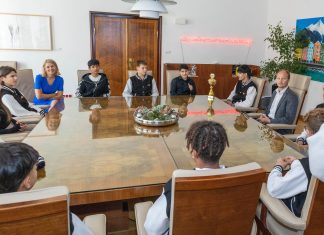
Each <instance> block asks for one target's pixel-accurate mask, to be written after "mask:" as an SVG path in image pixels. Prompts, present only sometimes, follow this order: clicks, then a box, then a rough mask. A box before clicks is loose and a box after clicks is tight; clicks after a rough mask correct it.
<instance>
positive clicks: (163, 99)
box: [23, 96, 303, 205]
mask: <svg viewBox="0 0 324 235" xmlns="http://www.w3.org/2000/svg"><path fill="white" fill-rule="evenodd" d="M59 103H60V105H58V106H57V107H55V108H54V109H52V110H51V111H50V112H49V113H48V114H47V115H46V117H45V118H43V119H42V120H41V121H40V122H39V123H38V124H37V126H36V127H35V128H34V129H33V130H32V132H31V133H30V134H29V135H28V136H27V137H26V138H25V139H24V141H23V142H24V143H27V144H30V145H31V146H33V147H34V148H35V149H36V150H38V151H39V153H40V155H41V156H43V157H44V158H45V161H46V167H45V169H44V170H42V171H40V172H39V180H38V182H37V183H36V185H35V187H34V188H36V189H37V188H45V187H51V186H59V185H66V186H67V187H68V188H69V190H70V193H71V196H70V197H71V199H70V204H71V205H84V204H91V203H99V202H109V201H110V202H111V201H118V200H128V199H137V198H145V197H153V196H157V195H159V194H160V193H161V191H162V187H163V185H164V184H165V182H166V181H168V179H169V178H170V177H171V176H172V172H173V171H174V170H175V169H193V168H194V162H193V160H192V158H191V154H190V152H189V151H188V150H187V148H186V141H185V135H186V132H187V130H188V128H189V127H190V125H191V124H192V123H193V122H195V121H198V120H213V121H217V122H219V123H221V124H222V125H224V127H225V129H226V131H227V135H228V138H229V147H228V148H226V149H225V152H224V153H223V155H222V157H221V160H220V164H223V165H225V166H226V167H231V166H237V165H241V164H246V163H249V162H257V163H259V164H260V165H261V166H262V167H263V168H264V169H265V170H266V171H267V172H269V171H271V169H272V167H273V166H274V164H275V161H276V159H277V158H279V157H282V156H286V155H293V156H295V157H297V158H302V157H303V152H301V151H298V148H297V145H295V144H294V143H292V142H290V141H289V140H287V139H284V138H281V137H280V136H277V135H275V133H274V132H272V131H271V130H269V129H268V128H265V127H264V126H263V125H262V124H260V123H258V122H257V121H255V120H253V119H252V118H247V117H246V116H245V115H243V114H240V113H239V112H237V111H236V110H235V109H234V108H233V107H231V106H229V105H228V104H226V103H224V102H223V101H221V100H219V99H217V98H215V100H214V102H213V106H212V109H210V108H208V99H207V96H195V97H188V96H183V97H180V96H179V97H175V96H174V97H172V96H160V97H133V98H131V97H129V98H124V97H109V98H82V99H77V98H66V99H64V100H62V101H61V102H59ZM158 104H168V105H170V106H171V108H173V109H175V110H177V111H179V114H180V118H179V120H178V123H177V124H174V125H171V126H167V127H146V126H141V125H139V124H137V123H135V121H134V118H133V113H134V111H135V109H136V107H138V106H142V105H144V106H146V107H148V108H150V107H152V106H154V105H158Z"/></svg>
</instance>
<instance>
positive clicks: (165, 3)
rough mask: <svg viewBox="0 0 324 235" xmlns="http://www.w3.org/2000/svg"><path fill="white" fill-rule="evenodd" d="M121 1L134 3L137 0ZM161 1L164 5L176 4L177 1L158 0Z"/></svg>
mask: <svg viewBox="0 0 324 235" xmlns="http://www.w3.org/2000/svg"><path fill="white" fill-rule="evenodd" d="M122 1H123V2H129V3H135V2H137V1H138V0H122ZM160 2H161V3H163V4H164V5H176V4H177V2H176V1H173V0H160Z"/></svg>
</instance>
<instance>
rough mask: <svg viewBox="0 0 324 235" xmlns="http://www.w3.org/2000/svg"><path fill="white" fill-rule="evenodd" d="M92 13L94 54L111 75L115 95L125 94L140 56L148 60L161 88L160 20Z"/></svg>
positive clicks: (112, 93) (112, 91)
mask: <svg viewBox="0 0 324 235" xmlns="http://www.w3.org/2000/svg"><path fill="white" fill-rule="evenodd" d="M90 14H91V25H92V27H91V32H92V38H91V42H92V56H93V57H95V58H97V59H98V60H99V61H100V65H101V67H102V68H103V69H104V71H105V73H106V74H107V75H108V76H109V81H110V88H111V95H115V96H120V95H122V92H123V90H124V87H125V85H126V82H127V79H128V70H134V69H136V61H137V60H145V61H147V63H148V69H149V70H152V71H153V75H154V78H155V79H156V82H157V85H158V89H159V91H160V86H159V85H160V69H159V68H160V39H159V31H160V30H161V28H160V20H159V19H143V18H139V17H138V16H136V15H123V14H120V15H119V14H113V13H96V12H92V13H90ZM93 28H95V30H93Z"/></svg>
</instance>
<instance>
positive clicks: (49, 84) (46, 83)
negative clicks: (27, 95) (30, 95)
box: [34, 59, 64, 107]
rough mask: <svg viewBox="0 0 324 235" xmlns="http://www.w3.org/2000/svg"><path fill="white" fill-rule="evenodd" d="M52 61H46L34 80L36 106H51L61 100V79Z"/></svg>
mask: <svg viewBox="0 0 324 235" xmlns="http://www.w3.org/2000/svg"><path fill="white" fill-rule="evenodd" d="M59 75H60V71H59V69H58V67H57V64H56V62H55V61H54V60H51V59H47V60H45V62H44V64H43V72H42V74H39V75H37V76H36V78H35V95H36V96H35V98H34V103H35V104H36V105H49V106H51V107H52V106H53V105H54V104H55V103H56V102H57V101H58V100H59V99H62V98H63V84H64V81H63V78H62V77H60V76H59Z"/></svg>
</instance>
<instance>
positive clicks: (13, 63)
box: [0, 61, 17, 69]
mask: <svg viewBox="0 0 324 235" xmlns="http://www.w3.org/2000/svg"><path fill="white" fill-rule="evenodd" d="M1 66H10V67H13V68H14V69H17V61H0V67H1Z"/></svg>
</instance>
